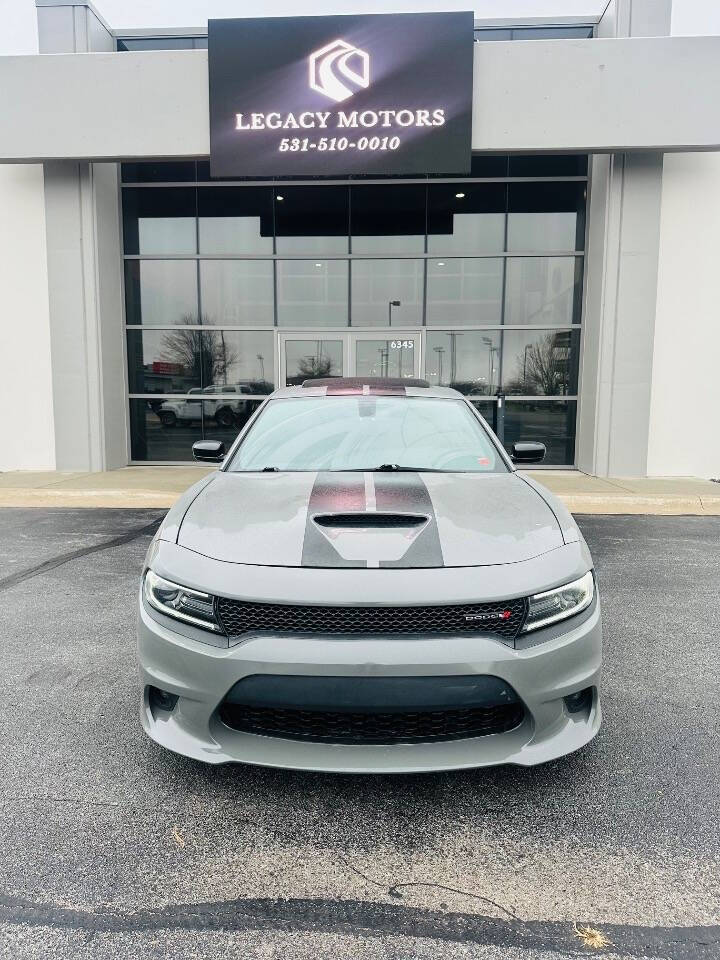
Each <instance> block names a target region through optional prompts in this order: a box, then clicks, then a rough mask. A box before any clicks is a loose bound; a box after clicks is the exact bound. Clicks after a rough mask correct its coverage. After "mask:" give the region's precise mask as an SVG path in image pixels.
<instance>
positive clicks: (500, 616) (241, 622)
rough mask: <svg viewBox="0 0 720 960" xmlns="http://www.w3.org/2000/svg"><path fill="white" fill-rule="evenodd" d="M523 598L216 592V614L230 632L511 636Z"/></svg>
mask: <svg viewBox="0 0 720 960" xmlns="http://www.w3.org/2000/svg"><path fill="white" fill-rule="evenodd" d="M525 611H526V601H525V599H524V598H519V599H515V600H505V601H502V602H499V603H462V604H443V605H442V606H433V607H421V606H412V607H404V606H401V607H393V606H386V607H332V606H306V605H300V604H291V603H254V602H250V601H245V600H231V599H230V598H228V597H218V600H217V613H218V617H219V620H220V623H221V624H222V626H223V629H224V630H225V632H226V633H227V634H228V636H230V637H242V636H244V635H247V634H250V633H256V632H258V631H264V630H266V631H276V632H281V633H283V632H285V633H310V634H322V633H325V634H328V633H329V634H365V635H369V636H373V635H378V634H387V635H393V634H395V635H397V634H401V635H402V634H405V635H410V634H419V635H422V636H431V635H448V634H449V635H455V636H456V635H458V634H462V635H464V636H467V635H468V634H470V635H473V636H481V635H483V634H488V633H490V634H494V635H495V636H499V637H502V638H503V639H504V640H510V641H513V640H515V639H516V637H517V636H518V634H519V633H520V629H521V627H522V625H523V623H524V621H525Z"/></svg>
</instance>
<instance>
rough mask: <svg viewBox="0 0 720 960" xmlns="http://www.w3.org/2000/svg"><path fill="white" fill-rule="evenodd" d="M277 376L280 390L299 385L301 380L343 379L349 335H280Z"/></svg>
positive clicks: (346, 366) (347, 368)
mask: <svg viewBox="0 0 720 960" xmlns="http://www.w3.org/2000/svg"><path fill="white" fill-rule="evenodd" d="M279 348H280V356H279V360H280V377H279V385H280V386H282V387H295V386H299V385H300V384H301V383H302V382H303V381H304V380H314V379H317V378H320V377H345V376H347V375H348V370H349V369H350V365H349V362H348V335H347V334H346V333H337V334H336V333H331V332H330V331H325V330H323V332H322V333H321V334H319V335H318V336H317V337H316V336H313V334H312V333H299V334H287V333H281V334H280V335H279Z"/></svg>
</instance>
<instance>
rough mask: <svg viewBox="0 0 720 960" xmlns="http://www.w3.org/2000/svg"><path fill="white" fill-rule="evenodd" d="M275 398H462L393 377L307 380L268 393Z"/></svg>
mask: <svg viewBox="0 0 720 960" xmlns="http://www.w3.org/2000/svg"><path fill="white" fill-rule="evenodd" d="M271 396H272V397H273V398H276V399H293V398H294V399H303V398H307V397H326V396H376V397H377V396H399V397H434V398H436V399H442V400H458V399H463V395H462V394H461V393H459V392H458V391H457V390H453V389H451V388H450V387H432V386H430V384H429V383H428V382H427V381H426V380H415V379H412V378H409V377H408V378H403V379H400V378H393V377H332V378H330V377H327V378H323V379H318V380H306V381H305V382H304V383H303V384H301V385H299V386H295V387H281V388H280V389H278V390H275V392H274V393H272V394H271Z"/></svg>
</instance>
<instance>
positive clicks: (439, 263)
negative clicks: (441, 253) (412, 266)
mask: <svg viewBox="0 0 720 960" xmlns="http://www.w3.org/2000/svg"><path fill="white" fill-rule="evenodd" d="M437 265H438V266H439V267H444V266H445V261H444V260H438V262H437Z"/></svg>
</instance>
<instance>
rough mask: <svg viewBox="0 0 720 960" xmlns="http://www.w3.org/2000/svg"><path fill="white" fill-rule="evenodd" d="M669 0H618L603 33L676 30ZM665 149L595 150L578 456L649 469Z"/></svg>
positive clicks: (603, 472) (607, 470)
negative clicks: (608, 152)
mask: <svg viewBox="0 0 720 960" xmlns="http://www.w3.org/2000/svg"><path fill="white" fill-rule="evenodd" d="M670 15H671V0H612V2H611V3H610V4H609V6H608V8H607V10H606V12H605V15H604V17H603V19H602V21H601V23H600V25H599V28H598V34H599V36H601V37H622V36H657V35H660V34H667V33H669V30H670ZM663 159H664V158H663V155H662V154H660V153H632V154H630V153H626V154H613V155H609V156H595V157H593V158H592V165H591V180H590V196H589V218H588V223H589V227H588V243H587V253H586V264H585V267H586V269H585V273H586V281H585V282H586V289H585V307H584V317H583V325H584V329H583V349H582V359H581V381H580V383H581V387H580V390H581V394H580V405H579V411H578V443H577V454H576V462H577V465H578V467H579V468H580V469H581V470H584V471H586V472H587V473H592V474H597V475H599V476H646V475H647V473H648V450H649V443H650V418H651V396H652V385H653V354H654V343H655V317H656V306H657V285H658V258H659V251H660V213H661V204H662V188H663Z"/></svg>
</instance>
